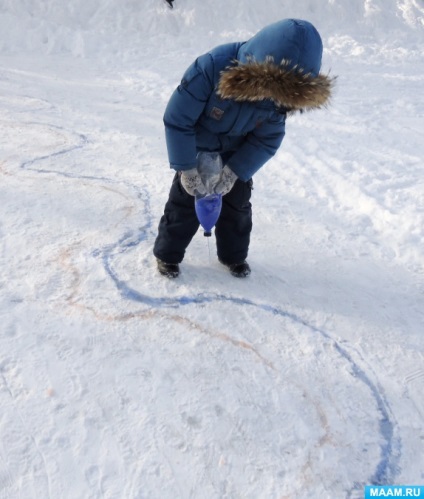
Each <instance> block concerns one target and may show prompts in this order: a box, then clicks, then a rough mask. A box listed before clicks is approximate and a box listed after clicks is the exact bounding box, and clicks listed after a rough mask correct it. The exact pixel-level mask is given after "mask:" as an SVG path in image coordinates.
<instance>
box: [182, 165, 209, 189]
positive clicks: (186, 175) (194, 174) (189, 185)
mask: <svg viewBox="0 0 424 499" xmlns="http://www.w3.org/2000/svg"><path fill="white" fill-rule="evenodd" d="M180 179H181V185H182V186H183V187H184V189H185V191H186V192H187V193H188V194H190V196H196V195H199V194H200V195H202V194H206V187H205V186H204V185H203V182H202V179H201V178H200V175H199V172H198V171H197V168H192V169H191V170H183V171H182V172H181V177H180Z"/></svg>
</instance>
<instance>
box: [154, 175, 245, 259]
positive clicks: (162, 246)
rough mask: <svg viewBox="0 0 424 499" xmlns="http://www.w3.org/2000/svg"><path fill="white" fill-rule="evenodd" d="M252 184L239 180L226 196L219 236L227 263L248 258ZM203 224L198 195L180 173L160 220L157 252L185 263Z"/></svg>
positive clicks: (221, 256) (219, 247) (219, 246)
mask: <svg viewBox="0 0 424 499" xmlns="http://www.w3.org/2000/svg"><path fill="white" fill-rule="evenodd" d="M252 184H253V183H252V180H249V181H248V182H242V181H241V180H237V181H236V183H235V184H234V187H233V188H232V189H231V191H230V192H229V193H228V194H226V195H225V196H223V197H222V210H221V214H220V216H219V219H218V222H217V223H216V226H215V238H216V248H217V254H218V258H219V259H220V260H221V261H222V262H224V263H227V264H230V263H239V262H242V261H243V260H245V259H246V257H247V253H248V250H249V243H250V233H251V231H252V205H251V204H250V196H251V194H252ZM199 225H200V224H199V221H198V219H197V216H196V211H195V208H194V197H193V196H190V194H188V193H187V192H186V191H185V189H184V188H183V187H182V185H181V182H180V175H179V174H178V173H177V174H176V175H175V177H174V180H173V182H172V186H171V190H170V192H169V198H168V201H167V203H166V205H165V210H164V214H163V216H162V218H161V219H160V222H159V233H158V236H157V238H156V241H155V245H154V248H153V254H154V255H155V256H156V258H159V259H160V260H162V261H164V262H167V263H181V262H182V260H183V258H184V253H185V250H186V249H187V246H188V245H189V244H190V241H191V240H192V238H193V236H194V235H195V234H196V232H197V230H198V228H199Z"/></svg>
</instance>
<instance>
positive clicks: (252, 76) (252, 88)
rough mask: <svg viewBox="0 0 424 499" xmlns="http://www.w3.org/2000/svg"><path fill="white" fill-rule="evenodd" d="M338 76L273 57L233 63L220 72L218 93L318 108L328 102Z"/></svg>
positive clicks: (289, 105) (302, 108) (224, 95)
mask: <svg viewBox="0 0 424 499" xmlns="http://www.w3.org/2000/svg"><path fill="white" fill-rule="evenodd" d="M334 82H335V77H333V78H330V77H329V76H327V75H324V74H322V73H320V74H319V75H318V76H316V77H314V76H313V75H311V74H310V73H309V74H304V73H303V71H302V70H301V69H299V68H297V67H294V68H291V69H290V68H289V62H288V61H283V62H282V63H281V64H280V65H279V66H278V65H277V64H275V63H274V62H273V61H272V60H270V59H268V60H266V61H265V62H256V61H253V62H248V63H247V64H238V65H235V66H231V67H229V68H227V69H225V70H224V71H222V72H221V77H220V80H219V84H218V90H217V93H218V95H219V96H220V97H221V98H223V99H234V100H236V101H249V102H257V101H260V100H264V99H271V100H273V101H274V102H275V103H276V104H277V105H279V106H283V107H285V108H288V109H290V110H308V109H317V108H320V107H323V106H326V105H327V104H328V103H329V100H330V97H331V91H332V88H333V86H334Z"/></svg>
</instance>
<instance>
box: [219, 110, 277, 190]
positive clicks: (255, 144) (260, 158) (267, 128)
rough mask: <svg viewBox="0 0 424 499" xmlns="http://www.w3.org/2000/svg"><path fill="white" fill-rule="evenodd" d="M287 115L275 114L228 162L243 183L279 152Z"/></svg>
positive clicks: (250, 136) (247, 137)
mask: <svg viewBox="0 0 424 499" xmlns="http://www.w3.org/2000/svg"><path fill="white" fill-rule="evenodd" d="M285 121H286V115H285V114H277V113H276V114H275V115H274V117H273V118H270V119H268V120H267V121H264V122H263V123H262V124H261V126H259V127H258V128H255V130H254V131H253V132H250V133H249V134H248V135H247V136H246V140H245V142H244V143H243V145H242V146H241V147H240V149H238V150H237V151H236V152H235V153H234V154H233V155H232V156H231V157H230V158H229V160H228V161H227V164H228V166H229V167H230V168H231V169H232V170H233V172H234V173H235V174H236V175H237V176H238V177H239V179H241V180H243V181H247V180H249V179H251V178H252V177H253V175H254V174H255V173H256V172H257V171H258V170H259V169H260V168H261V167H262V166H263V165H264V164H265V163H266V162H267V161H268V160H269V159H271V158H272V157H273V156H274V154H275V153H276V152H277V150H278V148H279V147H280V145H281V142H282V141H283V138H284V134H285Z"/></svg>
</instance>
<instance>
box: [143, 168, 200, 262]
mask: <svg viewBox="0 0 424 499" xmlns="http://www.w3.org/2000/svg"><path fill="white" fill-rule="evenodd" d="M199 225H200V224H199V221H198V220H197V216H196V211H195V208H194V197H193V196H190V194H188V193H187V192H186V191H185V190H184V188H183V187H182V185H181V183H180V176H179V174H178V173H177V174H175V177H174V180H173V182H172V186H171V190H170V191H169V197H168V201H167V202H166V204H165V209H164V213H163V215H162V218H161V219H160V222H159V232H158V236H157V238H156V241H155V245H154V247H153V254H154V255H155V257H156V258H159V259H160V260H162V261H164V262H166V263H181V262H182V261H183V258H184V254H185V250H186V248H187V246H188V245H189V244H190V241H191V240H192V239H193V236H194V234H196V232H197V229H198V228H199Z"/></svg>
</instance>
